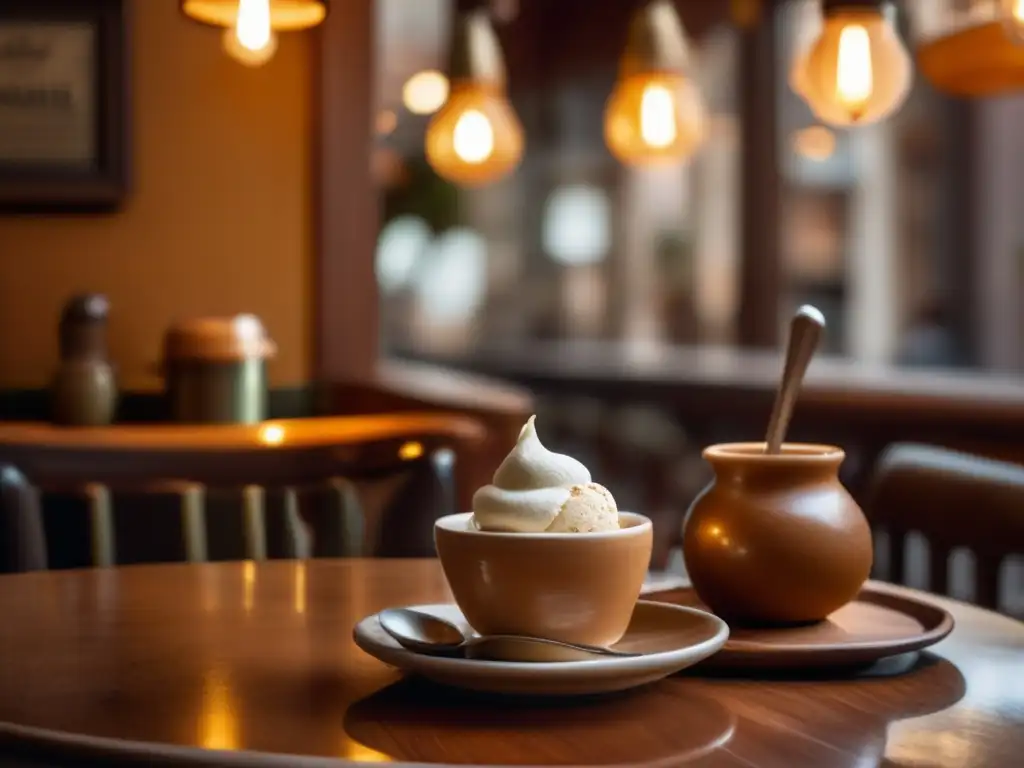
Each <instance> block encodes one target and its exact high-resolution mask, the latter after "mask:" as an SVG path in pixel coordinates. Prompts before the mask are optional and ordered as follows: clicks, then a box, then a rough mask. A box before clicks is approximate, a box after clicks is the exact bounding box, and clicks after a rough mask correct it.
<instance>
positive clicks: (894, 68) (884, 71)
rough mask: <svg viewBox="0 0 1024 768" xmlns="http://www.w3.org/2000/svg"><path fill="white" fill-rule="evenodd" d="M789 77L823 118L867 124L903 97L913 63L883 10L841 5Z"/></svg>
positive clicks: (842, 124)
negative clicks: (848, 7) (843, 7)
mask: <svg viewBox="0 0 1024 768" xmlns="http://www.w3.org/2000/svg"><path fill="white" fill-rule="evenodd" d="M796 66H797V68H798V69H796V71H795V72H794V75H793V77H792V81H793V82H794V83H795V84H798V87H797V89H796V90H797V92H798V93H799V94H800V95H801V96H802V97H803V98H804V99H805V100H806V101H807V104H808V106H809V107H810V108H811V111H812V112H814V114H815V115H816V116H817V117H818V119H819V120H821V121H822V122H825V123H828V124H830V125H834V126H840V127H847V126H852V125H868V124H870V123H875V122H878V121H879V120H882V119H884V118H886V117H888V116H889V115H891V114H892V113H893V112H895V111H896V110H897V109H898V108H899V107H900V106H901V105H902V104H903V102H904V101H905V100H906V97H907V94H908V93H909V91H910V85H911V81H912V78H913V66H912V63H911V61H910V56H909V54H908V53H907V50H906V48H905V47H904V46H903V43H902V42H901V41H900V38H899V35H898V34H897V32H896V30H895V29H894V27H893V25H892V22H891V20H890V19H888V18H886V17H885V16H884V15H883V14H882V13H881V12H879V11H873V10H863V9H854V8H850V9H841V10H839V11H836V12H834V13H832V14H829V16H828V17H827V18H826V19H825V21H824V25H823V26H822V30H821V35H820V36H819V37H818V39H817V41H816V42H815V43H814V44H813V45H812V46H811V48H810V50H809V51H808V52H807V54H806V56H804V57H802V58H801V59H799V60H798V62H797V65H796Z"/></svg>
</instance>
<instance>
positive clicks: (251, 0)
mask: <svg viewBox="0 0 1024 768" xmlns="http://www.w3.org/2000/svg"><path fill="white" fill-rule="evenodd" d="M235 35H236V36H237V37H238V44H239V45H241V46H242V47H243V48H247V49H248V50H250V51H259V50H262V49H264V48H266V47H267V46H268V45H270V38H271V37H272V35H273V29H272V28H271V26H270V0H238V19H237V20H236V21H235Z"/></svg>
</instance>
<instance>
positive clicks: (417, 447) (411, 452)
mask: <svg viewBox="0 0 1024 768" xmlns="http://www.w3.org/2000/svg"><path fill="white" fill-rule="evenodd" d="M422 455H423V443H420V442H417V441H416V440H410V441H409V442H407V443H402V447H401V448H399V449H398V458H400V459H402V461H412V460H413V459H418V458H419V457H420V456H422Z"/></svg>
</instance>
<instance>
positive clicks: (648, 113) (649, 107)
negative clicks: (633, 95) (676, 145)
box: [640, 83, 677, 149]
mask: <svg viewBox="0 0 1024 768" xmlns="http://www.w3.org/2000/svg"><path fill="white" fill-rule="evenodd" d="M676 134H677V131H676V114H675V104H674V103H673V99H672V92H671V91H670V90H669V89H668V88H666V87H665V86H663V85H660V84H658V83H651V84H650V85H648V86H647V87H645V88H644V93H643V96H642V97H641V98H640V135H641V136H642V137H643V140H644V141H645V142H646V143H647V144H649V145H650V146H652V147H657V148H658V149H664V148H665V147H667V146H669V145H670V144H672V142H674V141H675V140H676Z"/></svg>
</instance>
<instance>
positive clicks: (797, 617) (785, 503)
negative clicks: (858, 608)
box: [683, 443, 873, 624]
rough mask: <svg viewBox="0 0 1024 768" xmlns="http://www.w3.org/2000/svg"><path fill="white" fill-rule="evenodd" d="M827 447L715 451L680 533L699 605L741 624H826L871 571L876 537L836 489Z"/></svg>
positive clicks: (839, 458) (838, 453) (835, 464)
mask: <svg viewBox="0 0 1024 768" xmlns="http://www.w3.org/2000/svg"><path fill="white" fill-rule="evenodd" d="M844 457H845V454H844V453H843V451H842V450H841V449H840V448H835V447H833V446H828V445H801V444H796V443H788V444H785V445H783V446H782V453H781V454H777V455H768V454H765V453H764V443H731V444H723V445H713V446H711V447H710V448H707V449H706V450H705V451H704V458H705V459H706V460H707V461H708V463H709V464H711V467H712V469H714V472H715V479H714V480H713V481H712V482H711V484H710V485H709V486H708V487H707V488H705V489H704V490H703V491H702V492H701V493H700V495H699V496H698V497H697V498H696V499H695V500H694V502H693V504H692V505H691V507H690V510H689V512H688V513H687V516H686V522H685V523H684V525H683V557H684V559H685V561H686V569H687V571H688V572H689V575H690V578H691V579H692V580H693V586H694V589H695V590H696V591H697V594H698V596H699V597H700V598H701V600H702V601H703V602H704V603H705V604H707V606H708V607H709V608H711V609H712V610H713V611H714V612H715V613H716V614H718V615H719V616H721V617H722V618H724V619H726V620H727V621H732V622H734V623H755V624H765V623H768V624H775V623H780V624H784V623H786V624H788V623H800V622H811V621H818V620H821V619H824V618H825V617H826V616H828V615H829V614H830V613H832V612H833V611H835V610H836V609H838V608H840V607H842V606H843V605H845V604H846V603H847V602H849V601H850V600H851V599H853V597H854V596H855V595H856V594H857V592H858V591H859V590H860V587H861V585H862V584H863V583H864V581H865V580H866V579H867V578H868V574H869V573H870V571H871V561H872V557H873V548H872V543H871V529H870V528H869V527H868V522H867V520H866V519H865V517H864V514H863V513H862V512H861V510H860V507H858V506H857V503H856V502H855V501H854V500H853V497H851V496H850V494H849V493H848V492H847V490H846V489H845V488H844V487H843V485H842V484H841V483H840V482H839V465H840V464H841V463H842V462H843V458H844Z"/></svg>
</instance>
